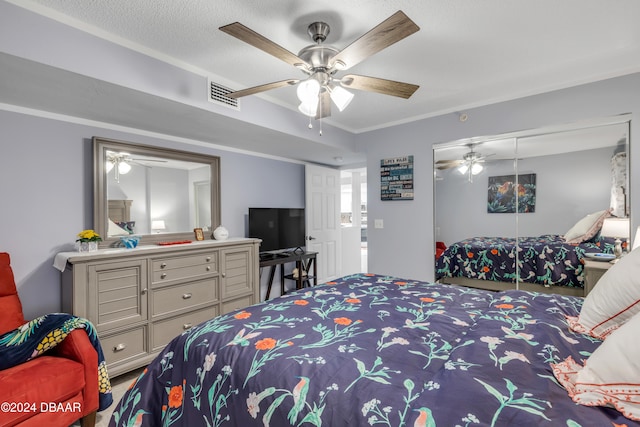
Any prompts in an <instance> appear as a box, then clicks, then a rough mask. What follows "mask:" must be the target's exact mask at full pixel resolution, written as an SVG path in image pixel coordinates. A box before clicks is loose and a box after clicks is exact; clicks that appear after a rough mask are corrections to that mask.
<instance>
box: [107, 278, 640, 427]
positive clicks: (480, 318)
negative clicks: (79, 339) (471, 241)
mask: <svg viewBox="0 0 640 427" xmlns="http://www.w3.org/2000/svg"><path fill="white" fill-rule="evenodd" d="M581 304H582V299H581V298H576V297H570V296H561V295H550V294H541V293H532V292H525V291H516V290H513V291H504V292H490V291H484V290H479V289H472V288H464V287H459V286H455V285H445V284H433V283H426V282H420V281H412V280H402V279H398V278H394V277H388V276H380V275H369V274H362V275H354V276H348V277H345V278H342V279H340V280H336V281H334V282H330V283H327V284H325V285H321V286H317V287H313V288H306V289H302V290H300V291H297V292H293V293H291V294H287V295H285V296H283V297H280V298H277V299H275V300H270V301H267V302H264V303H260V304H257V305H254V306H251V307H248V308H246V309H244V310H242V311H235V312H232V313H229V314H226V315H223V316H219V317H216V318H214V319H212V320H210V321H208V322H205V323H203V324H200V325H198V326H196V327H194V328H192V329H190V330H189V331H186V332H184V333H183V334H182V335H180V336H178V337H176V338H175V339H174V340H173V341H171V343H169V345H167V347H166V348H165V349H164V350H163V351H162V352H161V353H160V355H159V356H158V357H157V359H156V360H155V361H154V362H153V363H152V364H150V365H149V366H148V368H147V369H146V370H145V371H144V372H143V373H142V374H141V375H140V377H139V378H138V379H137V380H136V381H135V382H134V383H132V385H131V386H130V388H129V390H128V391H127V392H126V393H125V395H124V397H123V398H122V400H121V401H120V402H119V404H118V405H117V407H116V409H115V411H114V413H113V416H112V419H111V421H110V426H133V425H135V426H140V425H142V426H154V427H155V426H170V425H176V426H178V425H180V426H219V425H229V426H252V425H256V426H257V425H264V426H278V427H280V426H288V425H291V426H347V425H348V426H365V425H381V426H440V427H453V426H533V425H548V426H571V427H578V426H584V427H587V426H611V427H613V426H618V425H626V426H628V427H631V426H640V424H639V423H637V422H634V421H631V420H629V419H626V418H624V417H623V416H622V415H620V414H619V413H618V412H616V411H615V410H613V409H610V408H603V407H586V406H581V405H577V404H575V403H574V402H573V401H572V400H571V398H570V397H569V396H568V394H567V392H566V391H565V390H564V389H563V388H562V387H561V386H560V385H559V384H558V382H557V381H556V379H555V378H554V375H553V372H552V369H551V366H550V364H551V363H557V362H559V361H562V360H564V359H565V358H567V357H568V356H571V357H572V358H573V359H574V360H576V361H578V362H581V361H583V360H585V359H586V358H587V357H588V356H589V355H590V354H591V353H592V352H593V351H594V350H595V349H596V348H597V347H598V345H599V341H597V340H596V339H594V338H591V337H589V336H586V335H580V334H577V333H574V332H572V331H570V330H569V329H568V327H567V322H566V320H565V316H576V315H577V314H578V312H579V310H580V307H581Z"/></svg>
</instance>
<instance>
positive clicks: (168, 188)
mask: <svg viewBox="0 0 640 427" xmlns="http://www.w3.org/2000/svg"><path fill="white" fill-rule="evenodd" d="M94 166H95V179H96V194H95V204H94V209H95V228H96V231H97V232H98V233H99V234H100V235H102V236H106V237H107V238H106V241H107V242H108V243H113V242H114V241H118V240H119V238H120V236H126V235H130V234H135V235H142V236H147V237H146V240H147V241H148V242H155V241H160V240H179V239H185V240H186V239H192V238H193V229H194V228H202V229H203V230H205V231H211V230H212V229H213V228H215V226H217V225H219V217H220V215H219V211H220V203H219V179H218V176H219V158H218V157H214V156H206V155H200V154H194V153H188V152H182V151H177V150H167V149H160V148H157V147H148V146H141V145H133V144H127V143H123V142H119V141H112V140H105V139H101V138H94ZM205 235H210V232H209V233H206V232H205ZM143 239H145V238H144V237H143Z"/></svg>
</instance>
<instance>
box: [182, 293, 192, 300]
mask: <svg viewBox="0 0 640 427" xmlns="http://www.w3.org/2000/svg"><path fill="white" fill-rule="evenodd" d="M189 298H191V294H182V299H189Z"/></svg>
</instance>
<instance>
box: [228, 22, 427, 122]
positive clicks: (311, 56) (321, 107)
mask: <svg viewBox="0 0 640 427" xmlns="http://www.w3.org/2000/svg"><path fill="white" fill-rule="evenodd" d="M419 29H420V27H418V26H417V25H416V24H415V23H414V22H413V21H412V20H411V19H409V17H407V15H405V14H404V12H402V11H398V12H396V13H394V14H393V15H391V16H390V17H389V18H387V19H386V20H384V21H383V22H381V23H380V24H378V25H377V26H376V27H374V28H373V29H371V30H370V31H369V32H367V33H366V34H364V35H363V36H361V37H360V38H359V39H357V40H355V41H354V42H352V43H351V44H350V45H349V46H347V47H346V48H344V49H342V50H338V49H336V48H335V47H333V46H329V45H324V44H322V43H323V42H324V41H325V39H326V38H327V35H328V34H329V30H330V28H329V25H328V24H326V23H325V22H314V23H312V24H311V25H309V27H308V29H307V33H308V34H309V36H310V37H311V39H312V40H313V41H314V42H315V44H312V45H309V46H307V47H304V48H303V49H302V50H301V51H300V52H299V53H298V55H295V54H293V53H291V52H290V51H288V50H287V49H285V48H283V47H282V46H280V45H278V44H276V43H274V42H273V41H271V40H269V39H267V38H266V37H264V36H262V35H260V34H258V33H256V32H255V31H253V30H251V29H250V28H247V27H246V26H244V25H242V24H241V23H239V22H234V23H233V24H229V25H225V26H222V27H220V30H222V31H224V32H225V33H227V34H229V35H231V36H233V37H235V38H237V39H239V40H241V41H243V42H245V43H248V44H250V45H252V46H254V47H256V48H258V49H260V50H263V51H264V52H266V53H268V54H270V55H273V56H275V57H276V58H278V59H280V60H282V61H284V62H286V63H288V64H291V65H293V66H294V67H296V68H298V69H299V70H301V71H302V72H303V73H305V74H306V75H307V76H308V77H307V78H306V79H302V80H301V79H287V80H281V81H278V82H272V83H267V84H263V85H259V86H255V87H251V88H247V89H243V90H239V91H236V92H231V93H228V94H227V95H226V96H228V97H231V98H240V97H243V96H247V95H253V94H256V93H260V92H264V91H267V90H271V89H277V88H281V87H284V86H293V85H296V84H297V85H298V89H297V94H298V98H299V99H300V101H301V104H300V106H299V107H298V109H299V110H300V111H301V112H302V113H303V114H305V115H307V116H309V117H315V118H316V119H319V118H323V117H328V116H330V115H331V101H333V102H334V104H335V105H336V106H337V107H338V109H339V110H340V111H342V110H344V109H345V108H346V107H347V105H348V104H349V102H351V99H352V98H353V94H352V93H351V92H349V91H347V90H346V89H344V88H350V89H356V90H363V91H369V92H376V93H380V94H384V95H392V96H397V97H400V98H405V99H408V98H409V97H411V95H413V93H414V92H415V91H416V90H417V89H418V87H419V86H417V85H414V84H410V83H402V82H397V81H393V80H386V79H381V78H377V77H368V76H362V75H357V74H347V75H344V76H342V77H338V76H337V75H336V74H337V73H338V72H339V71H344V70H347V69H349V68H351V67H353V66H355V65H357V64H359V63H360V62H362V61H364V60H365V59H367V58H368V57H369V56H371V55H373V54H375V53H377V52H379V51H381V50H383V49H385V48H387V47H389V46H391V45H392V44H394V43H396V42H398V41H400V40H402V39H404V38H405V37H408V36H410V35H411V34H413V33H415V32H416V31H418V30H419Z"/></svg>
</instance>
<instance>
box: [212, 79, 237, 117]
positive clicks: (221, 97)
mask: <svg viewBox="0 0 640 427" xmlns="http://www.w3.org/2000/svg"><path fill="white" fill-rule="evenodd" d="M231 92H233V91H232V90H231V89H229V88H228V87H224V86H222V85H220V84H218V83H216V82H213V81H211V80H209V101H210V102H215V103H216V104H221V105H225V106H227V107H231V108H235V109H237V110H239V109H240V103H239V102H238V100H237V99H235V98H230V97H228V96H227V94H228V93H231Z"/></svg>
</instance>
